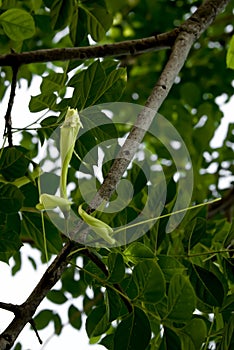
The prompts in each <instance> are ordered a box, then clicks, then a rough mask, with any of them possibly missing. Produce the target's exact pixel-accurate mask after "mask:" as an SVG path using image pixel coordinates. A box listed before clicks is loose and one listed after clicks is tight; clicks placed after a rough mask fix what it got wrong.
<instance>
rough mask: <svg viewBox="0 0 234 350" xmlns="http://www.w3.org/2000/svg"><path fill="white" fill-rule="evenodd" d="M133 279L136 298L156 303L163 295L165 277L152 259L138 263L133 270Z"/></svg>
mask: <svg viewBox="0 0 234 350" xmlns="http://www.w3.org/2000/svg"><path fill="white" fill-rule="evenodd" d="M133 279H134V281H135V283H136V285H137V287H138V298H139V299H140V300H142V301H144V302H148V303H158V302H159V301H160V300H161V299H162V298H163V297H164V295H165V279H164V277H163V273H162V271H161V269H160V267H159V266H158V264H157V263H156V262H155V261H154V260H145V261H142V262H140V263H138V264H137V265H136V266H135V268H134V270H133Z"/></svg>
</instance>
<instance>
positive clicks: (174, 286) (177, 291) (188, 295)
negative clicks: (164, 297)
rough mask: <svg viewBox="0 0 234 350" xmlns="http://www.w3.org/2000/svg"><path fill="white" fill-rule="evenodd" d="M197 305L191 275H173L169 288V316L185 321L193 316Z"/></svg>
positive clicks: (175, 319)
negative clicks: (190, 279) (190, 280)
mask: <svg viewBox="0 0 234 350" xmlns="http://www.w3.org/2000/svg"><path fill="white" fill-rule="evenodd" d="M195 307H196V295H195V293H194V290H193V287H192V285H191V283H190V282H189V277H187V276H184V275H181V274H176V275H174V277H172V279H171V282H170V285H169V290H168V314H167V318H168V319H170V320H173V321H176V322H183V321H186V320H188V319H190V318H191V317H192V314H193V312H194V310H195Z"/></svg>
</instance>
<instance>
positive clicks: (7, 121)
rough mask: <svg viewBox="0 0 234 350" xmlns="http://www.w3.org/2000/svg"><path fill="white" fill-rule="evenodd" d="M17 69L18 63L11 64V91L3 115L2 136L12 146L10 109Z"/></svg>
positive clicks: (12, 101)
mask: <svg viewBox="0 0 234 350" xmlns="http://www.w3.org/2000/svg"><path fill="white" fill-rule="evenodd" d="M18 70H19V66H18V64H15V65H14V66H12V82H11V92H10V97H9V102H8V106H7V111H6V115H5V129H4V136H7V139H8V144H9V147H12V146H13V139H12V121H11V111H12V107H13V103H14V98H15V90H16V84H17V74H18Z"/></svg>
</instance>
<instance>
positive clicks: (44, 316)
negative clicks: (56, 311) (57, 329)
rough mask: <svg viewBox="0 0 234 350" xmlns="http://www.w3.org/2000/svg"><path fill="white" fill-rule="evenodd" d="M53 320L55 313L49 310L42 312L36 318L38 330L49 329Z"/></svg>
mask: <svg viewBox="0 0 234 350" xmlns="http://www.w3.org/2000/svg"><path fill="white" fill-rule="evenodd" d="M52 320H53V311H52V310H48V309H46V310H42V311H40V312H39V313H38V314H37V315H36V317H34V321H35V324H36V328H37V330H41V329H43V328H45V327H47V326H48V324H49V323H50V321H52Z"/></svg>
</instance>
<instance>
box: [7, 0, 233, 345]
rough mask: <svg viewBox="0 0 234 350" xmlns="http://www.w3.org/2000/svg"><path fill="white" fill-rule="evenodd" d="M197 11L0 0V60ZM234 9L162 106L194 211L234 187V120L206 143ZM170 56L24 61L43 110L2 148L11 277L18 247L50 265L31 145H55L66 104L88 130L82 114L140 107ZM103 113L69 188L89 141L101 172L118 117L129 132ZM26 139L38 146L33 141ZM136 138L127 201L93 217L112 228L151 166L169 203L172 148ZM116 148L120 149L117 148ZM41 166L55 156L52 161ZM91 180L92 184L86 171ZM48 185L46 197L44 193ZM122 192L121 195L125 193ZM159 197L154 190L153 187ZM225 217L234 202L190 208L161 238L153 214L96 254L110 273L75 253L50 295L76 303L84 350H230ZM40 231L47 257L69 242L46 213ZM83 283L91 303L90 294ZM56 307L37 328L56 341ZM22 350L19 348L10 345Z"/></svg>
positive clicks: (162, 24) (79, 148)
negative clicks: (187, 159) (185, 157)
mask: <svg viewBox="0 0 234 350" xmlns="http://www.w3.org/2000/svg"><path fill="white" fill-rule="evenodd" d="M199 5H200V1H196V0H191V1H185V2H181V1H175V0H170V1H167V4H166V6H165V2H164V1H154V0H133V1H130V0H128V1H123V0H118V1H117V0H106V1H105V0H100V1H98V2H95V1H92V0H80V1H75V0H69V1H67V0H66V1H65V0H63V1H57V0H43V1H33V0H26V1H8V0H2V1H0V42H1V46H0V54H1V55H2V54H6V53H9V52H10V50H14V51H16V52H27V51H35V50H38V49H43V48H46V49H49V48H62V47H73V46H80V47H82V46H89V45H92V43H93V41H95V42H96V43H99V44H108V43H115V42H121V41H123V40H127V39H138V38H142V37H148V36H151V35H156V34H158V33H162V32H165V31H168V30H171V29H172V28H173V27H174V26H179V25H180V24H181V23H182V22H183V21H184V19H185V18H187V17H188V16H189V15H191V13H192V12H193V11H194V10H195V8H196V7H197V6H199ZM232 15H233V4H231V3H230V4H229V5H228V6H227V7H226V9H225V11H224V12H223V13H222V14H220V15H219V16H218V18H217V20H216V22H215V23H214V24H213V25H212V26H211V27H209V28H208V29H207V31H206V32H205V34H204V35H203V36H202V37H201V38H200V39H199V41H198V42H196V43H195V45H194V46H193V49H192V51H191V52H190V54H189V57H188V59H187V61H186V63H185V65H184V67H183V69H182V71H181V73H180V75H179V76H178V78H177V80H176V82H175V84H174V86H173V88H172V90H171V91H170V93H169V96H168V98H167V99H166V100H165V101H164V103H163V105H162V107H161V109H160V113H161V114H162V115H163V116H164V117H165V118H166V119H167V120H168V121H170V122H171V124H172V125H173V126H174V127H175V128H176V129H177V131H178V132H179V134H180V135H181V137H182V139H183V140H184V142H185V144H186V147H187V148H188V150H189V154H190V156H191V160H192V166H193V172H194V190H193V196H192V203H193V204H194V203H200V202H202V201H205V200H209V199H211V198H213V197H219V196H223V195H224V194H225V190H227V189H228V188H229V187H230V186H231V185H230V183H229V182H228V180H226V186H225V187H221V183H222V180H223V179H225V178H226V177H227V175H231V174H232V175H233V169H234V161H233V147H234V126H233V123H230V124H229V126H228V130H227V133H226V135H225V136H224V140H223V142H222V146H218V147H212V146H211V140H212V138H213V137H214V134H215V132H216V130H217V129H218V127H219V125H220V123H221V121H222V118H223V114H222V112H221V110H220V105H219V104H218V103H217V101H218V97H220V96H222V97H223V100H225V102H228V101H229V100H230V98H231V96H232V94H233V81H234V74H233V71H232V70H231V69H230V68H233V47H234V45H233V43H234V41H233V37H232V34H233V26H232V25H231V24H230V23H229V19H230V16H232ZM231 37H232V39H231ZM228 47H229V50H228ZM227 50H228V55H227V65H228V67H229V68H227V67H226V54H227ZM167 60H168V51H165V50H162V51H157V52H148V53H143V54H141V55H135V56H134V55H133V56H120V57H118V58H113V59H112V58H105V59H87V60H84V61H81V60H73V61H69V62H64V61H56V62H53V64H46V63H37V64H36V63H30V64H27V65H22V66H21V67H20V69H19V73H18V78H19V79H26V80H27V82H28V85H30V84H31V82H32V79H33V77H34V76H42V82H41V85H40V91H41V92H40V94H39V95H37V96H32V97H31V100H30V103H29V110H30V112H31V113H32V115H33V113H34V112H41V111H43V113H44V111H45V110H47V115H46V117H45V116H43V117H42V119H41V120H40V126H39V127H38V126H35V128H34V130H31V128H25V130H24V131H23V132H22V139H21V144H20V145H15V146H14V147H8V146H5V147H3V148H2V150H1V154H0V156H1V157H0V197H1V202H0V227H1V233H0V238H1V239H0V260H1V261H3V262H6V263H8V262H9V259H10V258H11V259H14V260H15V268H14V271H12V273H15V271H16V270H19V269H21V262H20V261H21V260H20V259H19V255H18V254H20V248H21V246H22V244H31V245H32V246H33V247H35V248H36V249H38V250H39V251H40V252H41V260H42V263H44V262H45V251H44V247H45V242H44V241H43V235H42V231H43V227H42V226H43V224H42V222H41V216H40V213H39V212H38V211H37V210H36V205H37V204H38V202H39V190H38V172H37V161H36V160H35V158H36V157H37V155H38V148H39V146H40V145H43V144H44V143H45V142H47V140H48V139H50V138H51V135H52V138H53V137H54V134H53V131H54V130H55V129H56V128H57V127H58V126H60V125H61V122H63V120H64V117H65V114H66V111H67V108H68V107H71V108H77V109H78V111H84V115H83V118H84V119H82V123H83V125H84V129H85V127H86V126H87V125H88V126H89V125H91V124H92V118H91V117H90V119H89V118H88V117H87V114H85V109H87V108H90V107H91V106H94V105H98V104H103V103H107V102H115V101H120V102H126V101H127V102H132V103H137V104H140V105H143V104H144V103H145V101H146V99H147V98H148V96H149V95H150V93H151V90H152V88H153V87H154V84H155V83H156V80H157V78H158V77H159V75H160V72H161V71H162V69H163V67H164V65H165V63H166V62H167ZM0 72H1V74H0V98H1V99H2V98H3V97H4V95H5V93H6V91H7V86H8V85H9V83H11V78H12V77H11V70H10V68H9V67H2V68H1V71H0ZM71 91H72V92H71ZM90 111H92V109H90ZM94 117H95V116H94ZM99 117H100V118H101V119H102V120H101V121H103V123H101V122H100V124H99V123H97V124H96V126H95V127H88V128H87V127H86V129H85V130H86V131H87V129H89V131H87V132H86V133H83V134H82V133H81V136H80V138H79V140H78V141H77V142H76V145H75V150H76V153H77V154H78V156H79V157H76V156H75V155H73V158H72V160H71V167H70V168H69V172H68V183H74V182H75V183H76V180H75V179H76V172H77V170H78V169H79V167H80V165H81V164H83V165H84V168H85V166H87V167H89V166H90V165H91V170H90V168H89V171H91V172H92V171H93V170H92V169H93V167H92V166H93V165H95V166H96V165H98V154H93V155H92V157H93V158H92V159H93V164H88V165H87V164H85V156H86V155H87V154H88V153H89V151H90V150H91V149H92V148H94V146H97V145H98V146H99V147H100V149H102V151H103V153H104V154H105V158H104V161H103V164H102V169H101V170H102V174H103V175H104V177H105V175H106V174H107V173H108V171H109V169H110V166H111V164H112V162H111V161H110V158H108V155H109V154H111V152H112V148H110V147H109V146H108V147H107V146H105V143H104V142H106V141H107V140H109V139H113V138H118V137H119V138H120V137H125V136H126V135H127V133H128V132H129V126H128V125H127V123H128V118H129V116H128V113H127V112H126V114H125V115H124V116H123V118H122V120H123V119H124V118H125V121H126V125H123V123H119V124H118V121H117V122H116V123H115V125H114V126H113V124H112V125H111V126H110V125H109V124H108V122H107V120H106V117H105V115H101V116H99ZM97 125H98V126H97ZM35 138H36V142H35V141H33V142H32V139H34V140H35ZM142 144H143V145H145V148H143V151H142V152H143V153H144V157H143V160H142V161H141V163H140V165H141V166H139V165H138V166H137V165H133V166H132V167H130V168H128V170H127V171H126V176H125V178H126V179H129V180H130V181H131V182H132V184H133V198H132V200H131V201H130V202H129V204H128V205H127V207H126V208H125V209H124V210H123V211H122V212H121V213H120V214H116V215H108V214H103V215H101V219H102V220H103V221H105V222H107V223H108V225H109V226H111V227H112V226H113V227H118V226H121V225H124V224H127V223H130V222H131V221H132V220H133V219H135V218H136V217H137V216H138V215H139V212H141V209H142V208H143V207H144V205H145V203H146V196H147V179H146V177H145V176H144V174H143V173H142V169H143V168H144V169H150V168H151V167H152V166H153V165H155V163H156V164H157V165H158V166H161V168H162V170H163V172H164V174H165V182H166V187H167V195H166V202H165V207H164V209H163V212H162V213H163V214H166V213H168V212H170V211H171V209H172V208H173V204H174V202H175V200H176V197H177V194H178V193H177V180H176V176H175V171H176V170H175V164H174V162H173V158H172V156H171V154H170V153H169V152H168V150H167V149H166V148H165V145H163V144H162V142H160V141H159V140H156V139H155V138H154V137H152V135H150V134H146V136H145V138H144V140H143V142H142ZM58 148H59V146H58ZM113 148H114V151H115V152H117V151H118V150H119V145H118V144H117V145H115V146H113ZM146 148H147V149H148V150H150V151H151V153H152V154H153V155H155V156H156V161H155V160H152V159H151V160H148V159H147V157H146V150H145V149H146ZM108 152H109V153H108ZM115 154H116V153H115ZM90 157H91V156H89V159H90ZM45 158H47V159H50V155H48V154H47V155H46V157H45ZM82 162H83V163H82ZM214 168H215V171H214V170H212V169H214ZM92 175H93V179H94V172H93V174H92ZM42 176H46V174H43V175H42ZM156 176H157V173H156V172H155V177H156ZM53 179H54V181H53V183H56V181H57V180H58V178H57V177H56V175H54V178H53ZM58 181H59V180H58ZM58 181H57V182H58ZM41 182H42V181H41ZM94 182H95V185H96V186H97V188H99V187H100V179H98V178H95V179H94ZM155 182H157V180H155ZM43 183H44V184H45V183H46V181H43ZM80 183H85V186H86V191H87V192H88V191H89V184H91V180H90V182H89V181H87V180H86V182H85V179H84V180H81V182H80ZM159 187H160V186H159ZM120 190H121V188H120ZM50 191H51V194H52V195H54V194H55V193H54V189H53V188H50ZM90 191H91V190H90ZM122 191H123V192H125V193H126V189H125V187H123V188H122ZM157 191H158V192H157V193H158V196H160V195H161V194H160V188H158V190H157ZM45 192H47V191H46V190H45ZM117 196H118V192H114V194H113V197H112V200H113V199H115V198H116V197H117ZM232 198H233V197H232ZM71 200H72V202H73V203H74V207H75V209H76V210H77V208H78V206H79V205H80V204H81V203H83V202H84V200H83V197H82V193H81V189H80V188H75V189H74V190H72V191H71ZM232 209H233V204H232V207H231V209H230V210H229V212H228V215H227V213H223V212H218V213H217V214H216V215H214V216H212V217H210V218H209V215H208V214H209V207H208V206H206V207H202V209H200V208H199V209H197V210H194V211H193V210H192V211H189V212H188V213H187V214H186V216H185V218H184V220H183V221H182V223H180V225H179V226H178V227H177V228H175V229H174V230H173V231H172V232H171V233H169V234H167V233H166V225H167V222H168V218H162V219H160V220H158V221H156V222H155V224H154V225H152V227H151V228H150V229H149V230H148V231H147V232H146V234H145V235H143V236H142V237H140V238H138V240H137V241H134V242H132V243H130V244H126V245H123V246H121V247H115V248H110V249H109V248H100V247H96V248H94V247H91V248H90V249H91V252H92V253H93V254H94V255H95V256H96V257H98V259H100V261H101V263H102V264H103V265H104V266H105V268H106V271H107V273H105V270H104V269H103V268H102V267H101V266H99V265H98V264H95V263H94V261H91V260H90V259H89V258H88V256H83V257H82V263H80V261H81V257H80V256H79V258H77V254H78V255H80V254H79V252H76V254H74V257H73V258H72V260H71V263H70V264H69V265H68V267H67V269H66V270H65V272H64V273H63V275H62V278H61V287H60V289H53V290H51V291H50V292H49V294H48V295H47V298H48V299H49V300H50V301H52V302H53V303H55V304H64V303H65V302H66V301H67V299H68V298H69V299H72V300H73V304H72V305H71V306H70V307H69V308H68V310H67V314H68V319H69V324H70V326H71V327H73V328H74V332H76V337H77V339H79V333H78V332H77V330H79V329H80V328H81V325H82V322H83V318H82V317H81V316H82V315H86V331H87V335H88V337H89V338H90V342H91V343H98V344H101V345H103V346H104V347H105V348H106V349H110V350H119V349H126V350H127V349H128V350H130V349H135V350H138V349H139V350H143V349H152V350H153V349H158V350H166V349H172V348H173V349H178V350H180V349H181V350H185V349H186V350H187V349H189V350H199V349H211V347H210V346H211V342H215V344H216V349H220V350H221V349H222V350H231V349H232V348H233V345H234V337H233V328H234V319H233V314H232V312H233V307H234V297H233V287H234V278H233V239H234V224H233V222H232V218H233V210H232ZM231 210H232V211H231ZM155 216H156V215H155ZM108 225H107V226H108ZM109 226H108V227H109ZM138 229H139V228H138ZM44 230H45V233H46V241H47V242H46V247H47V250H48V254H49V255H50V256H51V255H56V254H58V253H59V251H60V250H61V247H62V244H63V243H64V242H66V241H67V240H68V238H67V237H66V236H65V235H63V234H62V233H61V232H60V230H59V229H58V227H56V226H55V225H54V223H53V220H52V221H51V216H50V215H47V214H45V215H44ZM108 237H109V236H108ZM27 242H29V243H27ZM78 262H79V263H78ZM33 287H34V286H32V289H33ZM90 287H91V288H92V290H93V296H92V297H90V295H89V292H88V290H89V288H90ZM78 297H82V300H83V309H81V308H79V307H78V306H77V303H76V300H77V298H78ZM128 304H130V305H131V307H132V309H131V310H129V309H128V306H127V305H128ZM55 310H56V307H55V308H54V310H49V309H46V310H42V311H40V312H39V313H37V314H36V316H35V324H36V327H37V329H38V330H41V329H43V328H46V327H47V326H48V324H49V323H50V322H53V324H54V333H55V334H57V335H60V333H61V331H62V328H63V327H64V326H63V323H62V320H61V315H59V313H57V311H55ZM60 336H61V337H62V336H63V335H62V334H61V335H60ZM20 348H21V346H20V345H19V344H17V345H16V347H15V349H20Z"/></svg>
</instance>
